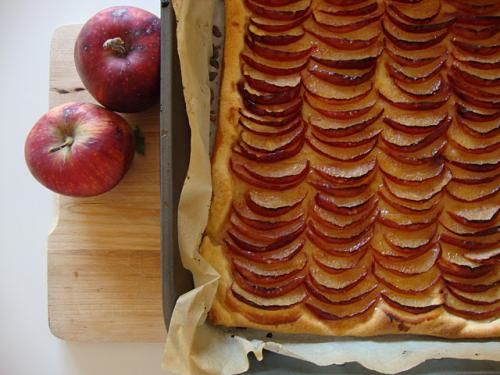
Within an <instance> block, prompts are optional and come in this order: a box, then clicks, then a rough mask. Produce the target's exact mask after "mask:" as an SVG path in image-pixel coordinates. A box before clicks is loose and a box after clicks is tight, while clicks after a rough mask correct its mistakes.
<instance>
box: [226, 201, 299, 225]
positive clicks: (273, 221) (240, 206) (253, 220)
mask: <svg viewBox="0 0 500 375" xmlns="http://www.w3.org/2000/svg"><path fill="white" fill-rule="evenodd" d="M296 207H299V205H297V206H295V207H294V208H296ZM261 209H262V208H261V207H259V208H258V209H257V210H259V211H260V210H261ZM233 211H234V213H235V214H236V215H238V217H239V218H240V219H241V220H242V221H243V222H244V223H246V224H247V225H249V226H251V227H252V228H255V229H264V230H266V229H274V228H279V227H283V226H285V225H287V224H290V223H292V222H296V221H298V220H299V218H300V217H303V216H304V215H305V212H304V210H303V209H302V207H300V208H299V209H293V208H292V209H291V210H288V211H287V212H285V213H283V214H280V215H276V216H269V215H267V216H265V215H261V214H257V213H255V212H254V211H252V210H251V209H250V208H249V207H248V205H247V203H246V199H241V200H238V199H235V200H234V201H233ZM277 211H278V212H279V210H277ZM273 213H274V211H273ZM266 214H267V211H266Z"/></svg>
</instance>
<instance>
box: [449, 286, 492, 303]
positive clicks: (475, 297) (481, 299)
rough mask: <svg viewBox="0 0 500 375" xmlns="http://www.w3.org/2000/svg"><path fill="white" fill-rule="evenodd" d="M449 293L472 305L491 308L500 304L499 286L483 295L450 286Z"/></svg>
mask: <svg viewBox="0 0 500 375" xmlns="http://www.w3.org/2000/svg"><path fill="white" fill-rule="evenodd" d="M448 292H449V293H450V294H452V295H453V297H455V298H457V299H458V300H460V301H462V302H465V303H468V304H471V305H479V306H489V305H494V304H497V303H498V302H500V290H499V287H498V286H494V287H492V288H491V289H489V290H487V291H485V292H482V293H471V292H463V291H460V290H459V289H455V288H453V287H452V286H448Z"/></svg>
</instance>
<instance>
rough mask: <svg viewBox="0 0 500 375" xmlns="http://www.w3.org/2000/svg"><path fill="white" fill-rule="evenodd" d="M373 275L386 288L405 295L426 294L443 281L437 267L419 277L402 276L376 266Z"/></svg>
mask: <svg viewBox="0 0 500 375" xmlns="http://www.w3.org/2000/svg"><path fill="white" fill-rule="evenodd" d="M373 275H374V276H375V277H376V278H377V280H378V281H379V282H380V283H381V284H383V285H384V286H385V287H386V288H389V289H391V290H394V291H396V292H400V293H405V294H417V293H423V292H426V291H428V290H429V289H430V288H432V287H434V286H435V285H436V284H437V283H438V282H439V280H440V279H441V274H440V272H439V269H438V268H437V267H436V266H433V267H431V269H430V270H428V271H427V272H424V273H421V274H418V275H400V274H396V273H393V272H391V271H389V270H386V269H384V268H382V267H380V266H379V265H377V264H374V267H373Z"/></svg>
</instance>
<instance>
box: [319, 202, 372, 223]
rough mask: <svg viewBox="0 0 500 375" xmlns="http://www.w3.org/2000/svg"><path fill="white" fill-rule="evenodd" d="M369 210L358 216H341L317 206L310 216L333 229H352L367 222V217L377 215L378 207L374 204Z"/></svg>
mask: <svg viewBox="0 0 500 375" xmlns="http://www.w3.org/2000/svg"><path fill="white" fill-rule="evenodd" d="M373 202H376V201H373ZM368 208H369V210H367V211H365V210H363V211H361V212H359V213H357V214H352V215H339V214H336V213H333V212H331V211H328V210H326V209H324V208H322V207H320V206H318V205H316V204H315V205H314V206H313V208H312V211H311V213H310V216H311V217H312V218H313V219H314V220H315V221H316V222H319V223H321V224H323V225H325V226H326V227H329V228H332V229H351V228H352V227H354V226H357V225H361V224H363V221H365V220H366V217H367V216H371V215H372V214H374V213H375V210H376V209H377V206H376V205H374V204H372V205H370V206H368Z"/></svg>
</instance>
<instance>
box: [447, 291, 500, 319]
mask: <svg viewBox="0 0 500 375" xmlns="http://www.w3.org/2000/svg"><path fill="white" fill-rule="evenodd" d="M444 307H445V309H446V310H447V311H448V312H450V313H452V314H455V315H459V316H462V317H464V318H466V319H473V320H485V319H493V318H498V316H499V315H500V302H496V303H493V304H488V305H480V304H477V303H472V304H471V303H467V302H464V301H462V300H460V299H458V298H457V297H455V296H454V295H453V294H451V293H447V295H446V300H445V304H444Z"/></svg>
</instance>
